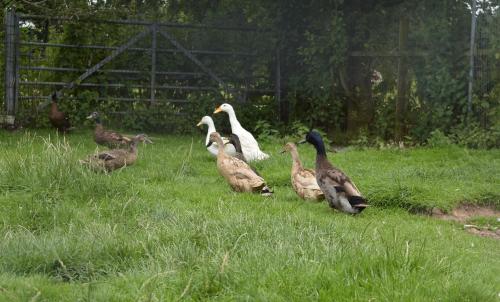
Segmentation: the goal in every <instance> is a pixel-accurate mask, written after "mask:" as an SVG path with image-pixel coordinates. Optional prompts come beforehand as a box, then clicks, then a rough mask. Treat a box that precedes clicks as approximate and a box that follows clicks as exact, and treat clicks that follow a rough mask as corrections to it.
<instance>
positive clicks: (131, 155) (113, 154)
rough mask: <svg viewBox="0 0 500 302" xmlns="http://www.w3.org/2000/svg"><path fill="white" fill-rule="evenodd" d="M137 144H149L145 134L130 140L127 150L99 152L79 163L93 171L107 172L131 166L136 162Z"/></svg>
mask: <svg viewBox="0 0 500 302" xmlns="http://www.w3.org/2000/svg"><path fill="white" fill-rule="evenodd" d="M139 142H149V143H151V141H150V140H149V138H148V137H147V136H146V135H145V134H138V135H136V136H135V137H134V138H132V141H131V143H130V145H129V147H128V148H127V149H114V150H108V151H105V152H101V153H98V154H95V155H92V156H90V157H88V158H87V159H85V160H80V163H82V164H87V165H90V166H91V167H92V168H94V169H95V170H106V171H108V172H111V171H114V170H116V169H120V168H122V167H125V166H131V165H133V164H134V163H135V161H136V160H137V145H138V144H139Z"/></svg>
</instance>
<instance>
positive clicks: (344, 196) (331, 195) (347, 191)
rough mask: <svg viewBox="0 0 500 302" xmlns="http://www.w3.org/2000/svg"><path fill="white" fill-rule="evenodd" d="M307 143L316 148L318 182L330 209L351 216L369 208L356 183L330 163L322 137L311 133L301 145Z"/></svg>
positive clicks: (313, 132) (316, 133) (314, 132)
mask: <svg viewBox="0 0 500 302" xmlns="http://www.w3.org/2000/svg"><path fill="white" fill-rule="evenodd" d="M305 142H308V143H310V144H312V145H313V146H314V147H315V148H316V180H317V182H318V185H319V187H320V188H321V191H323V193H324V194H325V198H326V200H328V203H329V205H330V207H332V208H335V209H337V210H339V211H342V212H345V213H350V214H359V213H361V211H363V210H364V209H365V208H366V207H368V205H367V203H366V200H365V199H364V198H363V197H362V195H361V192H359V190H358V188H357V187H356V185H355V184H354V182H352V181H351V180H350V179H349V177H348V176H347V175H346V174H345V173H344V172H342V171H341V170H340V169H338V168H335V167H334V166H332V164H330V162H329V161H328V158H327V157H326V149H325V144H324V143H323V140H322V139H321V135H320V134H319V133H318V132H316V131H310V132H309V133H307V135H306V139H305V140H304V141H301V142H300V143H305Z"/></svg>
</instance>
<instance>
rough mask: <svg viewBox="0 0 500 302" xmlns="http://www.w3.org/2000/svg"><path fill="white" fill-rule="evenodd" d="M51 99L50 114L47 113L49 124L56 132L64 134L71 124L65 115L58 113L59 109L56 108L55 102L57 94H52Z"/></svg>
mask: <svg viewBox="0 0 500 302" xmlns="http://www.w3.org/2000/svg"><path fill="white" fill-rule="evenodd" d="M51 98H52V102H51V105H50V112H49V120H50V123H51V124H52V126H54V128H56V129H57V130H58V131H60V132H63V133H65V132H67V131H69V130H70V128H71V123H70V121H69V118H68V116H67V115H66V113H64V112H62V111H59V107H58V106H57V101H58V98H57V92H54V93H53V94H52V96H51Z"/></svg>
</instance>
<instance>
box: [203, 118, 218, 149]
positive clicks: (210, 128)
mask: <svg viewBox="0 0 500 302" xmlns="http://www.w3.org/2000/svg"><path fill="white" fill-rule="evenodd" d="M207 126H208V130H207V138H206V140H205V145H207V144H208V142H209V141H210V133H213V132H216V130H215V125H214V122H213V121H210V122H208V123H207Z"/></svg>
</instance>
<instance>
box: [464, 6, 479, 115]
mask: <svg viewBox="0 0 500 302" xmlns="http://www.w3.org/2000/svg"><path fill="white" fill-rule="evenodd" d="M476 12H477V5H476V0H472V12H471V13H472V19H471V26H470V53H469V55H470V57H469V64H470V65H469V68H470V69H469V87H468V88H469V89H468V93H467V120H466V121H467V122H469V119H470V118H471V114H472V95H473V94H474V54H475V52H474V50H475V49H476V47H475V42H476V20H477V15H476Z"/></svg>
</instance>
